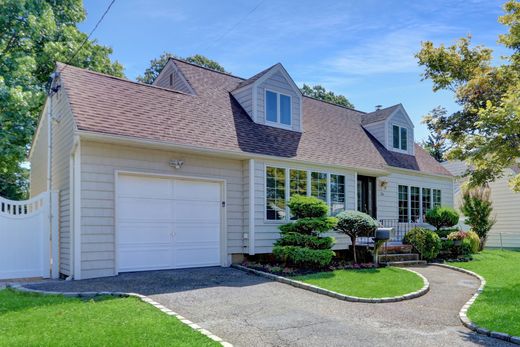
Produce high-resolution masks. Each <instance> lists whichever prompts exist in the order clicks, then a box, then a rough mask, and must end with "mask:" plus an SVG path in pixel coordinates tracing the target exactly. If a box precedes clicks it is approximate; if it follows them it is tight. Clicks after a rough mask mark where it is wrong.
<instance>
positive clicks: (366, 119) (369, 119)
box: [361, 104, 401, 124]
mask: <svg viewBox="0 0 520 347" xmlns="http://www.w3.org/2000/svg"><path fill="white" fill-rule="evenodd" d="M399 107H401V104H397V105H394V106H390V107H387V108H382V109H380V110H376V111H374V112H371V113H367V114H365V115H364V116H363V119H362V121H361V123H362V124H369V123H375V122H379V121H382V120H385V119H387V118H388V117H390V116H391V115H392V113H394V111H395V110H397V109H398V108H399Z"/></svg>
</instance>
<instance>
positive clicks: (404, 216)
mask: <svg viewBox="0 0 520 347" xmlns="http://www.w3.org/2000/svg"><path fill="white" fill-rule="evenodd" d="M398 189H399V191H398V193H399V223H408V186H399V188H398Z"/></svg>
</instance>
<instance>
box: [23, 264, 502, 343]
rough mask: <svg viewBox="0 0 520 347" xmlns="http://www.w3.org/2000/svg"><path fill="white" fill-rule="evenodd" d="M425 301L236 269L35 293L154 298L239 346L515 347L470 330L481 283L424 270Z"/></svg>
mask: <svg viewBox="0 0 520 347" xmlns="http://www.w3.org/2000/svg"><path fill="white" fill-rule="evenodd" d="M414 269H415V270H416V271H418V272H420V273H422V274H423V275H424V276H425V277H427V278H428V280H429V281H430V286H431V289H430V292H429V293H428V294H426V295H425V296H423V297H420V298H417V299H414V300H409V301H403V302H399V303H387V304H363V303H351V302H346V301H340V300H337V299H334V298H330V297H327V296H323V295H319V294H316V293H312V292H309V291H306V290H302V289H298V288H294V287H292V286H289V285H284V284H282V283H278V282H272V281H269V280H266V279H264V278H260V277H257V276H255V275H250V274H246V273H244V272H241V271H239V270H235V269H231V268H204V269H186V270H171V271H152V272H141V273H126V274H122V275H120V276H117V277H110V278H103V279H92V280H83V281H72V282H64V281H60V282H52V283H45V284H33V285H28V286H29V287H34V288H38V289H48V290H59V291H104V290H109V291H125V292H138V293H142V294H145V295H149V296H150V297H151V298H153V299H154V300H155V301H158V302H159V303H161V304H163V305H164V306H166V307H168V308H170V309H172V310H173V311H175V312H177V313H179V314H181V315H183V316H185V317H186V318H188V319H190V320H191V321H193V322H195V323H197V324H199V325H200V326H202V327H203V328H206V329H208V330H210V331H211V332H213V333H214V334H216V335H218V336H220V337H222V338H223V339H224V340H226V341H229V342H231V343H232V344H234V345H235V346H247V347H253V346H365V345H372V346H389V345H391V346H407V347H409V346H475V345H482V346H509V345H510V344H508V343H505V342H502V341H498V340H495V339H491V338H488V337H485V336H481V335H478V334H475V333H473V332H471V331H470V330H468V329H466V328H464V327H463V326H462V325H461V324H460V322H459V319H458V311H459V309H460V308H461V307H462V306H463V305H464V303H465V302H466V301H467V300H468V299H469V298H470V297H471V295H472V294H473V293H474V291H475V290H476V288H477V287H478V285H479V283H478V281H477V280H476V279H475V278H473V277H471V276H469V275H465V274H462V273H459V272H455V271H452V270H449V269H443V268H439V267H434V266H428V267H417V268H414Z"/></svg>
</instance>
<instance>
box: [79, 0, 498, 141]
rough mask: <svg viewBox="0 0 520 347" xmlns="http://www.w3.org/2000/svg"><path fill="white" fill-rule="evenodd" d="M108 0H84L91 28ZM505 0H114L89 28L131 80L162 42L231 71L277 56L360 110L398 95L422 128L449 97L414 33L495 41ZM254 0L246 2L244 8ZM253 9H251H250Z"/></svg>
mask: <svg viewBox="0 0 520 347" xmlns="http://www.w3.org/2000/svg"><path fill="white" fill-rule="evenodd" d="M108 3H109V0H85V8H86V10H87V13H88V16H87V20H86V21H85V22H84V23H81V25H80V28H81V29H82V30H83V31H85V32H89V31H90V30H91V29H92V28H93V26H94V24H95V22H96V21H97V20H98V19H99V17H100V16H101V14H102V13H103V11H104V10H105V8H106V7H107V5H108ZM502 3H503V1H496V0H482V1H479V0H458V1H455V0H424V1H423V0H420V1H402V0H401V1H398V0H364V1H356V0H349V1H328V0H321V1H307V0H291V1H283V2H282V1H276V0H264V1H260V0H254V1H244V0H243V1H239V0H220V1H193V0H186V1H180V0H178V1H171V0H150V1H144V0H118V1H116V2H115V4H114V5H113V7H112V9H111V11H110V12H109V13H108V15H107V16H106V17H105V20H104V21H103V23H102V24H101V25H100V27H99V28H98V29H97V31H96V32H95V33H94V38H96V39H98V41H99V42H100V43H102V44H105V45H108V46H111V47H112V48H113V49H114V54H113V58H114V59H117V60H119V61H120V62H121V63H122V64H123V65H124V67H125V74H126V75H127V77H128V78H130V79H135V77H136V76H137V75H139V74H142V72H143V71H144V69H145V68H146V67H147V66H148V64H149V61H150V59H152V58H154V57H157V56H159V55H160V54H161V53H162V52H163V51H169V52H172V53H175V54H177V55H179V56H189V55H194V54H197V53H200V54H203V55H205V56H207V57H209V58H211V59H214V60H216V61H218V62H219V63H220V64H221V65H223V66H224V67H225V68H226V70H228V71H231V72H232V73H233V74H234V75H238V76H241V77H250V76H252V75H254V74H255V73H257V72H259V71H260V70H263V69H265V68H266V67H268V66H271V65H273V64H274V63H277V62H281V63H282V64H283V65H284V66H285V68H286V69H287V70H288V72H289V74H290V75H291V76H292V77H293V79H294V80H295V82H296V83H297V84H298V85H300V86H301V85H302V84H303V83H307V84H322V85H323V86H325V87H326V88H328V89H330V90H332V91H334V92H336V93H340V94H344V95H346V96H347V97H348V98H349V100H350V101H351V102H352V103H353V104H354V105H355V106H356V108H357V109H359V110H362V111H372V110H374V106H375V105H378V104H381V105H383V106H385V107H386V106H391V105H393V104H396V103H399V102H400V103H402V104H403V105H404V107H405V108H406V110H407V111H408V113H409V115H410V117H411V118H412V120H413V121H414V123H415V126H416V140H420V139H423V138H425V137H426V135H427V130H426V128H425V126H424V125H422V124H420V120H421V118H422V116H423V115H425V114H427V113H428V111H430V110H431V109H432V108H433V107H435V106H437V105H443V106H445V107H447V108H448V110H450V111H454V110H456V109H457V105H456V104H455V103H454V102H453V96H452V95H451V94H448V93H442V92H441V93H433V92H432V90H431V83H430V82H428V81H423V82H421V77H420V74H421V71H422V70H421V68H420V67H418V66H417V62H416V60H415V58H414V53H415V52H417V51H418V50H419V48H420V42H421V41H425V40H431V41H433V42H434V43H436V44H439V43H447V44H451V43H453V42H454V40H456V39H457V38H459V37H462V36H466V35H468V34H471V35H472V36H473V42H474V43H475V44H483V45H486V46H488V47H491V48H493V49H494V50H495V54H496V56H497V57H498V56H500V55H503V54H506V53H507V51H506V50H505V49H504V48H502V47H501V46H499V45H498V44H497V43H496V39H497V36H498V34H500V33H503V32H504V30H505V29H504V27H503V26H502V25H500V24H499V23H498V22H497V18H498V16H499V15H501V14H502V9H501V5H502ZM253 9H254V11H252V10H253ZM251 11H252V12H251Z"/></svg>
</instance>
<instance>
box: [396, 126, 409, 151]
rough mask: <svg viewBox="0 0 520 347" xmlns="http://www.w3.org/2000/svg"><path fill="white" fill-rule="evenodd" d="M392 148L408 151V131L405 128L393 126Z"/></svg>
mask: <svg viewBox="0 0 520 347" xmlns="http://www.w3.org/2000/svg"><path fill="white" fill-rule="evenodd" d="M393 147H394V149H400V150H403V151H407V150H408V130H407V129H406V128H404V127H400V126H398V125H394V126H393Z"/></svg>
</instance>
